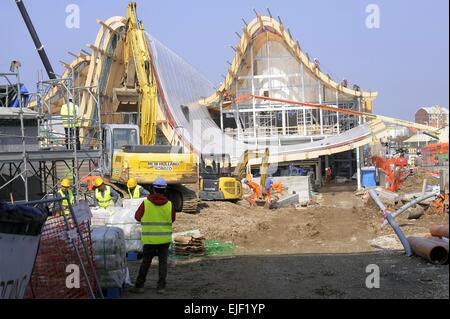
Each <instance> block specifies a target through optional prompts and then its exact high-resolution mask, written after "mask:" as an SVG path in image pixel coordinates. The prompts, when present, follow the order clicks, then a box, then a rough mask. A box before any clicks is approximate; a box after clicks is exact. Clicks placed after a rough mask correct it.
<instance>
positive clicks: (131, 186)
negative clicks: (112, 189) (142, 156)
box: [127, 177, 137, 188]
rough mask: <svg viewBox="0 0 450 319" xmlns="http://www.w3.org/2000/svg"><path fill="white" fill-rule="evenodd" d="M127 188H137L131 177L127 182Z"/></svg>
mask: <svg viewBox="0 0 450 319" xmlns="http://www.w3.org/2000/svg"><path fill="white" fill-rule="evenodd" d="M127 186H128V188H135V187H136V186H137V182H136V180H135V179H134V178H133V177H132V178H130V179H129V180H128V182H127Z"/></svg>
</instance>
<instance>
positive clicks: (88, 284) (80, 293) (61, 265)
mask: <svg viewBox="0 0 450 319" xmlns="http://www.w3.org/2000/svg"><path fill="white" fill-rule="evenodd" d="M60 200H61V199H59V201H60ZM59 201H58V200H49V201H47V202H55V203H56V204H59V203H60V202H59ZM41 202H42V201H41ZM29 204H30V203H29ZM69 210H70V214H64V213H63V215H62V216H51V217H49V218H48V219H47V221H46V223H45V225H44V227H43V230H42V234H41V239H40V244H39V250H38V254H37V257H36V261H35V265H34V269H33V273H32V276H31V280H30V283H29V286H28V289H27V293H26V298H32V299H87V298H91V299H95V298H96V297H97V296H98V297H103V296H102V293H101V289H100V287H98V284H97V283H98V280H97V278H96V273H95V259H94V258H93V247H92V240H91V231H90V226H89V219H80V218H78V217H76V215H75V213H74V209H73V208H72V207H71V206H69ZM97 291H98V295H97Z"/></svg>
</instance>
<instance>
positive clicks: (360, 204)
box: [123, 174, 449, 299]
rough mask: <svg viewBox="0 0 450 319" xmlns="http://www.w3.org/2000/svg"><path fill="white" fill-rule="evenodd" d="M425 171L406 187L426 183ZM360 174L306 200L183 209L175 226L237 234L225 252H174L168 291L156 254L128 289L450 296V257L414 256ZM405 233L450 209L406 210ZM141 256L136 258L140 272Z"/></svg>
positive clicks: (193, 293) (230, 294) (228, 237)
mask: <svg viewBox="0 0 450 319" xmlns="http://www.w3.org/2000/svg"><path fill="white" fill-rule="evenodd" d="M423 177H424V176H423V174H422V175H418V176H415V177H411V178H410V180H409V181H408V183H407V184H405V185H406V186H405V188H406V189H407V191H408V192H414V191H420V190H421V187H422V182H419V180H423ZM354 190H355V185H354V184H353V183H347V184H334V185H329V186H326V187H324V188H322V190H321V192H320V193H318V194H317V195H316V196H314V198H313V201H312V205H309V206H308V207H299V208H295V207H289V208H282V209H276V210H268V209H264V208H261V207H258V208H249V207H248V204H247V203H246V202H241V203H239V204H233V203H229V202H207V203H204V204H203V208H202V209H201V213H200V214H197V215H189V214H178V215H177V221H176V223H175V225H174V231H175V232H181V231H188V230H194V229H198V230H200V232H201V234H202V235H204V236H205V238H206V239H214V240H219V241H224V242H231V243H233V244H234V245H235V249H234V252H233V253H232V254H229V255H228V256H221V257H196V258H189V259H180V258H177V257H176V256H170V258H169V275H168V285H167V290H166V292H165V294H163V295H158V294H156V290H155V286H156V280H157V258H156V259H155V260H154V262H153V264H152V268H151V270H150V272H149V275H148V278H147V283H146V292H145V293H144V294H138V295H136V294H132V293H130V292H128V291H125V293H124V295H123V297H124V298H388V299H389V298H449V269H448V265H444V266H442V265H433V264H431V263H429V262H427V261H426V260H424V259H422V258H420V257H417V256H415V257H407V256H406V255H405V254H404V252H403V250H402V246H401V244H400V242H399V241H398V240H397V239H396V237H395V235H394V233H393V231H392V229H391V228H390V227H389V225H388V226H386V227H384V228H383V229H380V224H381V221H382V215H381V213H380V211H379V209H378V208H377V207H376V206H375V204H373V203H372V202H371V200H368V199H367V196H357V195H356V194H355V191H354ZM397 222H398V223H399V224H400V226H401V227H402V230H403V231H404V232H405V234H406V235H407V236H408V235H413V234H419V235H421V234H426V233H428V228H429V226H430V225H431V224H448V214H430V213H426V214H425V215H423V216H422V217H421V218H420V219H417V220H408V219H406V217H403V216H400V217H398V218H397ZM371 264H375V265H377V266H378V267H379V270H380V288H378V289H377V288H373V289H368V288H367V287H366V278H367V276H368V275H369V274H370V273H368V272H366V267H367V266H368V265H371ZM139 265H140V261H136V262H129V269H130V276H131V280H132V281H133V280H134V279H135V278H136V275H137V271H138V269H139Z"/></svg>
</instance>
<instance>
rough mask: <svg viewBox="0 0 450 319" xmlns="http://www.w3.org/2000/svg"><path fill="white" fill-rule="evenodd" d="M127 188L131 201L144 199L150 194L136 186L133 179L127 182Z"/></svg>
mask: <svg viewBox="0 0 450 319" xmlns="http://www.w3.org/2000/svg"><path fill="white" fill-rule="evenodd" d="M127 188H128V195H129V196H130V198H131V199H136V198H145V197H147V196H148V195H150V192H149V191H148V190H146V189H145V188H144V187H142V186H141V185H138V183H137V181H136V179H135V178H133V177H132V178H130V179H129V180H128V182H127Z"/></svg>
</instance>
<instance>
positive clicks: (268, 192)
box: [264, 177, 283, 206]
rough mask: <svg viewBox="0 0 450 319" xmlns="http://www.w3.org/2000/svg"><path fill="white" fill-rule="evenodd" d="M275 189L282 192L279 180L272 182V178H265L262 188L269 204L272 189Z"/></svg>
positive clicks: (278, 192) (279, 192)
mask: <svg viewBox="0 0 450 319" xmlns="http://www.w3.org/2000/svg"><path fill="white" fill-rule="evenodd" d="M275 190H276V191H277V194H281V193H282V192H283V184H282V183H281V182H274V180H273V178H271V177H269V178H268V179H267V180H266V185H265V188H264V195H265V198H266V204H267V205H268V206H270V201H271V195H272V191H275Z"/></svg>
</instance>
